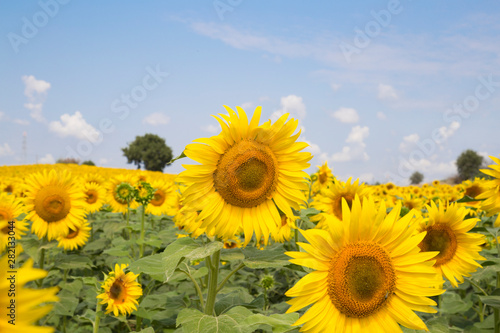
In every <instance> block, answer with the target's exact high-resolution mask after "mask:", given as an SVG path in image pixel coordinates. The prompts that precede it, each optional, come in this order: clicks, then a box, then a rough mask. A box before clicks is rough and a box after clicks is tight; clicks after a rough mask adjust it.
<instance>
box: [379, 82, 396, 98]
mask: <svg viewBox="0 0 500 333" xmlns="http://www.w3.org/2000/svg"><path fill="white" fill-rule="evenodd" d="M378 98H379V99H382V100H394V99H398V94H397V93H396V90H395V89H394V88H393V87H392V86H390V85H388V84H383V83H380V84H379V85H378Z"/></svg>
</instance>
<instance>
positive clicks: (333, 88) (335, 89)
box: [330, 83, 341, 91]
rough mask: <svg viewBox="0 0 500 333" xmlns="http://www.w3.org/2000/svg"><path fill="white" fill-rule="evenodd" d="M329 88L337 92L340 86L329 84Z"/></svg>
mask: <svg viewBox="0 0 500 333" xmlns="http://www.w3.org/2000/svg"><path fill="white" fill-rule="evenodd" d="M330 87H331V88H332V90H333V91H337V90H339V89H340V87H341V85H340V84H337V83H330Z"/></svg>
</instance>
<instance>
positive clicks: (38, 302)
mask: <svg viewBox="0 0 500 333" xmlns="http://www.w3.org/2000/svg"><path fill="white" fill-rule="evenodd" d="M20 252H22V248H21V246H18V247H16V255H17V254H19V253H20ZM7 267H8V256H7V254H5V255H3V256H2V257H1V258H0V295H2V297H0V317H1V318H2V320H0V332H9V333H27V332H29V333H50V332H54V328H52V327H47V326H36V322H37V321H38V320H39V319H40V318H42V317H43V316H45V315H46V314H47V313H49V312H50V310H52V304H48V303H52V302H57V301H58V300H59V298H58V297H57V296H56V293H57V291H58V290H59V288H58V287H51V288H46V289H30V288H25V287H24V285H25V284H26V283H28V282H30V281H35V280H38V279H41V278H44V277H45V276H47V272H46V271H44V270H42V269H38V268H33V260H32V259H28V260H27V261H26V262H25V263H24V264H23V265H22V266H21V267H20V268H17V269H16V271H17V274H16V296H15V300H16V303H15V306H16V308H15V325H12V324H10V323H9V322H8V321H9V320H11V317H9V314H10V310H9V309H8V306H10V300H11V299H13V298H11V297H7V295H8V294H9V289H10V280H8V278H9V277H10V274H9V273H8V271H9V269H8V268H7Z"/></svg>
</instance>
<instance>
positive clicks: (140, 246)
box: [139, 205, 146, 259]
mask: <svg viewBox="0 0 500 333" xmlns="http://www.w3.org/2000/svg"><path fill="white" fill-rule="evenodd" d="M145 215H146V206H144V205H142V214H141V237H140V238H139V239H140V244H139V259H141V258H142V256H143V254H144V217H145Z"/></svg>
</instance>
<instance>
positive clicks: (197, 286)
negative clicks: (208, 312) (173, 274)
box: [180, 269, 205, 309]
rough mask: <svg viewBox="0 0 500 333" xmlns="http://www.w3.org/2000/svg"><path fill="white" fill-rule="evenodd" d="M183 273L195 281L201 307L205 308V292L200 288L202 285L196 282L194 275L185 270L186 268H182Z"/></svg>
mask: <svg viewBox="0 0 500 333" xmlns="http://www.w3.org/2000/svg"><path fill="white" fill-rule="evenodd" d="M180 271H181V272H182V273H184V274H186V275H187V276H188V277H189V279H190V280H191V281H192V282H193V284H194V288H195V289H196V293H198V298H199V299H200V304H201V308H202V309H203V308H205V301H204V299H203V293H202V292H201V288H200V285H199V284H198V282H196V280H195V279H194V278H193V276H192V275H191V274H190V273H189V272H187V271H184V270H182V269H181V270H180Z"/></svg>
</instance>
